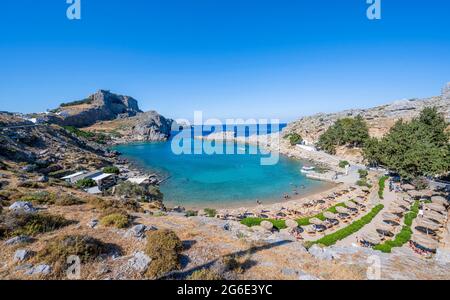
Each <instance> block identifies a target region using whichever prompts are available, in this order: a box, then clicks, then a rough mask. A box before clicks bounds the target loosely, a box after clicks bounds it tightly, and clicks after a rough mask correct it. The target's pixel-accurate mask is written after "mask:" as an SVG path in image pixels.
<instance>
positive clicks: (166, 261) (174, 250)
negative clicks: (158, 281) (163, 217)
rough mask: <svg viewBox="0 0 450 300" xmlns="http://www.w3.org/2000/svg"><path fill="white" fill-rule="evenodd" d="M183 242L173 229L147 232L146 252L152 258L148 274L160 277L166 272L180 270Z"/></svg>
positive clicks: (152, 276)
mask: <svg viewBox="0 0 450 300" xmlns="http://www.w3.org/2000/svg"><path fill="white" fill-rule="evenodd" d="M181 251H183V243H182V242H181V240H180V238H179V237H178V236H177V235H176V234H175V232H173V231H171V230H165V229H164V230H156V231H151V232H149V233H148V234H147V246H146V248H145V253H146V254H147V255H148V256H149V257H150V258H151V259H152V262H151V263H150V266H149V268H148V269H147V276H148V277H150V278H153V279H155V278H160V277H162V276H164V275H165V274H167V273H169V272H171V271H174V270H178V269H180V268H181V265H180V254H181Z"/></svg>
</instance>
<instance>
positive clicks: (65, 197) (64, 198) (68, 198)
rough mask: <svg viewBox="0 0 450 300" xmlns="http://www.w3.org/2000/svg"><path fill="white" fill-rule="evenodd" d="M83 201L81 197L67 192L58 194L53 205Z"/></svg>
mask: <svg viewBox="0 0 450 300" xmlns="http://www.w3.org/2000/svg"><path fill="white" fill-rule="evenodd" d="M84 203H85V201H83V200H82V199H80V198H78V197H76V196H73V195H71V194H67V193H63V194H60V195H58V197H57V198H56V199H55V205H58V206H72V205H81V204H84Z"/></svg>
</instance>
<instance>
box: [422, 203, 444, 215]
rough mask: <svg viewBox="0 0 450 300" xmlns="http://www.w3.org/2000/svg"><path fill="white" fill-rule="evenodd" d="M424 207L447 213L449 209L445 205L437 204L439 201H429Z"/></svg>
mask: <svg viewBox="0 0 450 300" xmlns="http://www.w3.org/2000/svg"><path fill="white" fill-rule="evenodd" d="M424 207H425V208H426V209H429V210H433V211H436V212H438V213H445V212H447V210H446V209H445V207H444V206H443V205H441V204H437V203H427V204H425V205H424Z"/></svg>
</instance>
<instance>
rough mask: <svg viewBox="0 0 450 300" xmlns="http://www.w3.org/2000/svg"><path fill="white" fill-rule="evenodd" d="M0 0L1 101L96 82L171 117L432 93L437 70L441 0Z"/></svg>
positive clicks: (86, 89) (7, 104)
mask: <svg viewBox="0 0 450 300" xmlns="http://www.w3.org/2000/svg"><path fill="white" fill-rule="evenodd" d="M66 8H67V4H66V3H65V0H45V1H35V0H20V1H17V0H2V1H1V11H2V14H1V16H0V110H9V111H21V112H33V111H44V110H45V109H47V108H54V107H57V106H58V104H59V103H61V102H63V101H70V100H77V99H83V98H85V97H86V96H87V95H89V94H91V93H93V92H95V91H96V90H98V89H109V90H111V91H113V92H117V93H121V94H127V95H131V96H133V97H135V98H136V99H138V100H139V102H140V105H141V107H142V108H143V109H145V110H148V109H155V110H158V111H159V112H160V113H162V114H164V115H166V116H168V117H172V118H187V119H191V118H192V117H193V111H194V110H203V111H204V114H205V116H206V117H217V118H226V117H242V118H271V117H277V118H281V119H282V120H284V121H288V120H292V119H295V118H297V117H299V116H302V115H308V114H312V113H316V112H332V111H338V110H341V109H346V108H352V107H371V106H374V105H378V104H384V103H387V102H390V101H393V100H397V99H402V98H412V97H425V96H431V95H437V94H439V92H440V89H441V87H442V86H443V84H444V83H445V82H447V81H450V32H449V29H450V18H449V17H448V14H449V12H450V1H448V0H430V1H425V0H422V1H420V0H409V1H408V0H382V20H379V21H369V20H368V19H367V18H366V9H367V4H366V1H365V0H340V1H338V0H321V1H318V0H295V1H294V0H293V1H287V0H277V1H275V0H272V1H265V0H192V1H191V0H160V1H152V0H133V1H119V0H82V20H80V21H69V20H68V19H67V18H66Z"/></svg>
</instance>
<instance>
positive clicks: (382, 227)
mask: <svg viewBox="0 0 450 300" xmlns="http://www.w3.org/2000/svg"><path fill="white" fill-rule="evenodd" d="M375 228H376V230H377V232H379V233H381V234H383V235H386V236H393V235H394V233H395V228H394V227H393V226H390V225H387V224H386V223H380V224H377V225H376V226H375Z"/></svg>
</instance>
